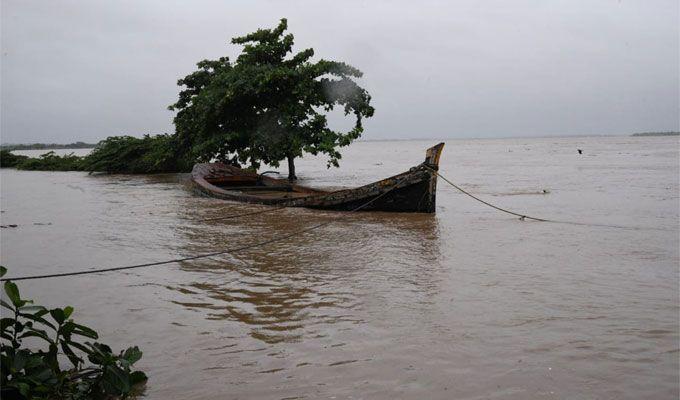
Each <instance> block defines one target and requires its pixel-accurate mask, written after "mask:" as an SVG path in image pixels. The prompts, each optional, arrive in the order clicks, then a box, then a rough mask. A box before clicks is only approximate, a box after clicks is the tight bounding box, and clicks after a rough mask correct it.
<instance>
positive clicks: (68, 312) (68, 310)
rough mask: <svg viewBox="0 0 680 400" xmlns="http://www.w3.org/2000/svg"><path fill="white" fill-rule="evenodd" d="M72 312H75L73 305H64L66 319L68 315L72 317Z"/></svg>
mask: <svg viewBox="0 0 680 400" xmlns="http://www.w3.org/2000/svg"><path fill="white" fill-rule="evenodd" d="M71 314H73V307H71V306H66V307H64V319H68V317H70V316H71Z"/></svg>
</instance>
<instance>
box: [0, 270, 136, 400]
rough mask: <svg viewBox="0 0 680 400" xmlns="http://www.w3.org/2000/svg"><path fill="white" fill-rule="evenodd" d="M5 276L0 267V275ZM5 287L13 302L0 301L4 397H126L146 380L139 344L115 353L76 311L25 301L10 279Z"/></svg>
mask: <svg viewBox="0 0 680 400" xmlns="http://www.w3.org/2000/svg"><path fill="white" fill-rule="evenodd" d="M6 272H7V270H6V269H5V268H4V267H0V276H3V275H4V274H5V273H6ZM4 289H5V294H6V296H7V299H8V300H9V302H6V301H4V300H2V308H4V309H5V310H6V311H4V312H3V318H2V319H1V320H0V321H1V323H0V325H1V329H0V337H1V339H2V340H1V342H0V343H1V345H0V361H1V375H0V378H1V379H2V381H1V382H2V393H1V397H2V398H3V399H45V400H48V399H70V400H77V399H111V398H113V397H123V398H125V397H127V396H128V395H130V394H131V393H132V392H133V391H134V389H135V386H136V385H138V384H141V383H143V382H145V381H146V379H147V378H146V375H145V374H144V373H143V372H141V371H133V370H132V366H133V365H134V364H135V363H136V362H137V361H139V359H141V358H142V352H141V351H140V350H139V348H137V346H134V347H130V348H128V349H126V350H125V351H121V352H120V353H118V354H116V353H114V352H113V351H112V350H111V348H110V347H109V346H107V345H106V344H103V343H99V342H96V340H97V339H98V338H99V335H98V334H97V332H95V331H94V330H93V329H91V328H88V327H87V326H84V325H81V324H78V323H76V322H75V321H73V319H72V318H70V317H71V315H72V314H73V307H70V306H67V307H64V308H53V309H47V308H45V307H43V306H40V305H36V304H34V303H33V301H32V300H26V299H22V298H21V295H20V293H19V288H18V287H17V285H16V284H15V283H13V282H11V281H6V282H5V286H4ZM48 318H49V320H48ZM87 339H90V340H92V341H84V340H87ZM25 341H30V343H31V346H30V347H29V346H27V345H26V344H25V343H24V342H25ZM39 343H42V344H43V347H42V348H39V347H38V346H39V345H38V344H39ZM66 360H68V363H66ZM85 360H87V361H88V362H86V361H85ZM63 364H67V365H68V366H64V365H63Z"/></svg>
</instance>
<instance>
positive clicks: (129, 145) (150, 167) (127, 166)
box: [0, 135, 193, 174]
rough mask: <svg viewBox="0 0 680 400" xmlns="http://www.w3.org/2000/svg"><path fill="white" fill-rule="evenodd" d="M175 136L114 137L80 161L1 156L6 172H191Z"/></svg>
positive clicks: (69, 156) (45, 156)
mask: <svg viewBox="0 0 680 400" xmlns="http://www.w3.org/2000/svg"><path fill="white" fill-rule="evenodd" d="M175 140H176V137H175V136H172V135H155V136H150V135H144V137H142V138H136V137H132V136H111V137H109V138H107V139H106V140H102V141H101V142H99V143H98V144H97V146H96V147H95V148H94V150H93V151H92V152H91V153H90V154H88V155H86V156H84V157H79V156H76V155H74V154H73V153H71V154H67V155H63V156H58V155H56V154H55V153H54V152H53V151H50V152H48V153H45V154H43V155H41V156H40V157H38V158H29V157H26V156H18V155H15V154H12V153H11V152H9V151H7V150H2V153H0V157H1V158H0V159H1V161H0V164H1V166H2V167H3V168H5V167H15V168H17V169H22V170H31V171H89V172H108V173H114V174H116V173H118V174H153V173H161V172H188V171H191V167H192V165H193V162H192V161H191V160H188V159H187V158H186V157H182V156H179V155H178V152H177V151H176V147H177V146H176V145H175Z"/></svg>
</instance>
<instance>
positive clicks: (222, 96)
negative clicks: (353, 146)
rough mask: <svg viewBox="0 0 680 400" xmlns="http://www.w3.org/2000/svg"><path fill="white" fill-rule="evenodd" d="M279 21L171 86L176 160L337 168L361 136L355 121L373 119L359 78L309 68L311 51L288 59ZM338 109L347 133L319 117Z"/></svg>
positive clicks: (335, 69) (338, 69)
mask: <svg viewBox="0 0 680 400" xmlns="http://www.w3.org/2000/svg"><path fill="white" fill-rule="evenodd" d="M287 27H288V24H287V21H286V19H281V21H280V23H279V25H278V26H277V27H276V28H274V29H259V30H257V31H256V32H254V33H250V34H247V35H245V36H241V37H236V38H234V39H232V41H231V43H232V44H237V45H243V49H242V52H241V54H240V55H239V56H238V57H237V59H236V61H235V62H231V61H230V60H229V58H228V57H221V58H219V59H217V60H203V61H201V62H199V63H198V64H197V66H198V70H197V71H195V72H193V73H191V74H189V75H187V76H186V77H184V78H183V79H180V80H179V81H178V85H179V86H183V87H184V89H183V90H182V91H181V92H180V94H179V99H178V100H177V102H176V103H175V104H173V105H171V106H170V107H169V109H170V110H175V111H177V115H176V116H175V119H174V123H175V127H176V134H177V143H178V145H179V147H180V151H181V152H186V153H188V154H189V155H190V157H191V158H196V159H198V160H202V161H208V160H210V159H213V158H216V159H218V160H220V161H224V162H228V163H231V164H236V165H246V166H252V167H255V168H257V167H258V166H259V165H260V163H262V162H264V163H267V164H270V165H273V166H278V165H279V162H280V161H282V160H288V167H289V178H290V179H295V178H296V176H295V165H294V159H295V158H297V157H300V156H302V154H303V153H304V152H308V153H311V154H314V155H316V154H319V153H322V154H326V155H328V157H329V160H328V166H329V167H330V166H331V165H333V166H338V165H339V163H338V161H339V159H340V158H341V154H340V152H339V148H340V147H343V146H347V145H349V144H350V143H351V142H352V141H354V140H355V139H357V138H358V137H360V136H361V133H362V131H363V126H362V120H363V119H364V118H367V117H371V116H372V115H373V112H374V109H373V107H371V105H370V101H371V96H370V95H369V94H368V92H367V91H366V90H365V89H363V88H362V87H360V86H359V85H358V84H357V83H356V82H355V80H354V79H355V78H360V77H361V76H362V75H363V73H362V72H361V71H360V70H358V69H357V68H354V67H352V66H350V65H348V64H346V63H343V62H338V61H328V60H324V59H321V60H319V61H316V62H312V61H311V59H312V57H313V56H314V50H313V49H311V48H310V49H305V50H302V51H300V52H298V53H296V54H293V50H292V49H293V43H294V38H293V35H292V34H290V33H288V34H285V31H286V29H287ZM335 107H341V108H342V110H343V111H344V114H345V116H350V115H351V116H353V118H354V125H353V128H351V129H349V130H348V131H345V132H343V131H337V130H333V129H331V128H329V127H328V120H327V114H328V113H329V112H330V111H332V110H333V109H334V108H335Z"/></svg>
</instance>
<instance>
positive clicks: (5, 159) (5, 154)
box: [0, 150, 28, 168]
mask: <svg viewBox="0 0 680 400" xmlns="http://www.w3.org/2000/svg"><path fill="white" fill-rule="evenodd" d="M27 158H28V157H27V156H20V155H17V154H12V152H11V151H9V150H0V168H13V167H16V166H17V165H18V164H19V163H21V162H23V161H24V160H26V159H27Z"/></svg>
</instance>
